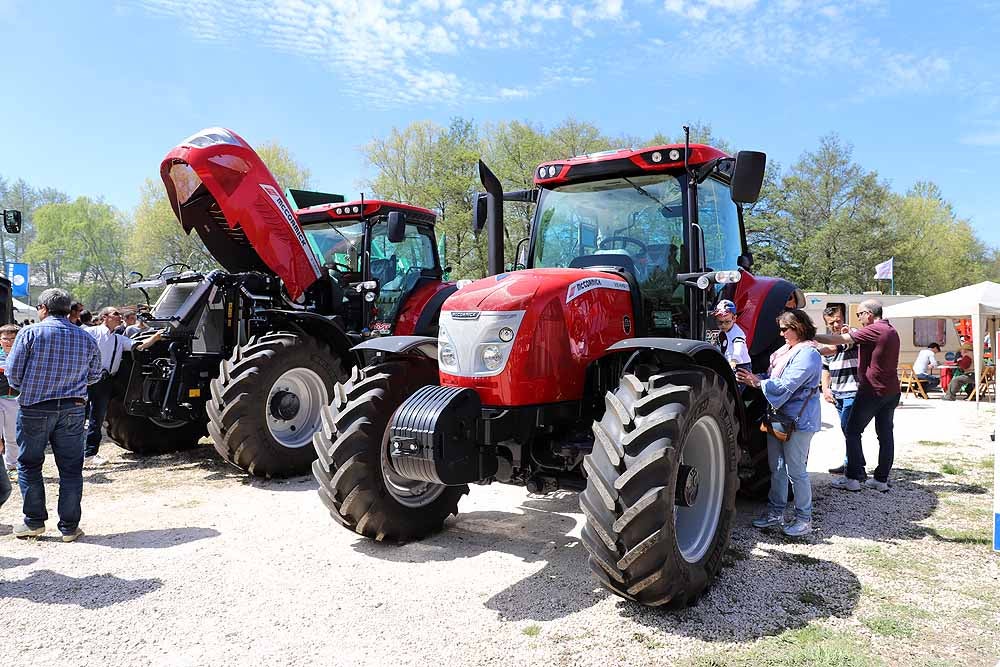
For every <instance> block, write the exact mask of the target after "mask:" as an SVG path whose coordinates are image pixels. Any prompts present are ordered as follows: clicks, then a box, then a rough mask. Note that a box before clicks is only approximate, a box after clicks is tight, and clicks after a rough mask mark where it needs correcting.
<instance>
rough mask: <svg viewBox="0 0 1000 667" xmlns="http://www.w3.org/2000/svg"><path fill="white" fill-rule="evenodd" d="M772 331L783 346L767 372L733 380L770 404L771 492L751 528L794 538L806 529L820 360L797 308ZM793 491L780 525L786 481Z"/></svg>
mask: <svg viewBox="0 0 1000 667" xmlns="http://www.w3.org/2000/svg"><path fill="white" fill-rule="evenodd" d="M778 330H779V331H780V332H781V337H782V338H784V339H785V344H784V345H783V346H782V347H781V348H779V349H778V351H777V352H775V353H774V354H772V355H771V365H770V366H769V368H768V370H767V373H763V374H761V375H754V374H753V373H750V372H749V371H746V370H744V369H737V371H736V379H737V380H739V381H740V382H741V383H743V384H745V385H747V386H749V387H756V388H759V389H760V390H761V391H762V392H763V393H764V398H766V399H767V401H768V403H769V404H770V406H771V410H770V411H769V414H768V418H767V419H768V422H767V423H765V424H764V426H765V428H767V430H768V434H767V460H768V463H769V464H770V467H771V491H770V493H769V494H768V497H767V506H768V508H767V512H765V513H764V515H763V516H761V517H760V518H759V519H755V520H754V522H753V525H754V526H755V527H757V528H770V527H771V526H779V525H780V526H782V528H783V530H784V533H785V535H788V536H790V537H798V536H801V535H806V534H808V533H809V532H811V531H812V486H811V484H810V483H809V473H808V472H806V461H807V460H808V458H809V444H810V442H811V441H812V437H813V434H814V433H816V432H817V431H819V429H820V425H821V423H822V422H821V420H820V400H819V385H820V378H821V376H822V371H823V361H822V359H821V358H820V355H819V352H817V351H816V344H815V342H814V340H813V339H814V337H815V336H816V327H815V326H814V325H813V323H812V320H810V319H809V316H808V315H806V314H805V312H804V311H802V310H799V309H794V310H787V311H785V312H783V313H782V314H781V315H779V316H778ZM789 481H791V483H792V489H793V491H794V492H795V521H793V522H791V523H786V521H785V507H786V505H787V504H788V483H789Z"/></svg>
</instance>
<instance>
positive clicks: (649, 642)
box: [632, 632, 663, 651]
mask: <svg viewBox="0 0 1000 667" xmlns="http://www.w3.org/2000/svg"><path fill="white" fill-rule="evenodd" d="M632 641H634V642H635V643H636V644H639V645H640V646H645V647H646V648H647V649H649V650H650V651H653V650H656V649H658V648H663V642H661V641H659V640H658V639H656V638H655V637H650V636H649V635H647V634H645V633H643V632H633V633H632Z"/></svg>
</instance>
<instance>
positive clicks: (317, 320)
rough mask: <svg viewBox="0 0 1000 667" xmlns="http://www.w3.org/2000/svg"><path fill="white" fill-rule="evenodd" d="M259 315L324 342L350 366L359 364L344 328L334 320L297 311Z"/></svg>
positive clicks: (274, 310) (272, 310)
mask: <svg viewBox="0 0 1000 667" xmlns="http://www.w3.org/2000/svg"><path fill="white" fill-rule="evenodd" d="M261 313H262V314H264V315H266V316H267V317H268V319H269V320H271V321H272V322H274V323H278V324H281V323H284V324H286V325H288V326H289V327H290V328H292V329H297V330H299V331H300V332H302V333H305V334H308V335H310V336H312V337H314V338H317V339H319V340H323V341H326V342H327V343H329V344H330V347H332V348H333V349H334V350H335V351H336V352H337V354H338V355H340V356H341V357H342V358H343V359H344V360H345V361H347V362H349V363H350V364H351V365H358V364H360V363H361V357H360V355H357V354H353V353H352V349H351V348H352V347H353V346H354V341H353V340H351V337H350V336H349V335H348V334H347V332H346V331H344V328H343V327H342V326H341V325H340V324H338V323H337V322H335V321H334V320H331V319H330V318H328V317H323V316H322V315H317V314H316V313H307V312H303V311H299V310H278V309H268V310H263V311H261ZM344 370H350V368H349V367H348V368H345V369H344Z"/></svg>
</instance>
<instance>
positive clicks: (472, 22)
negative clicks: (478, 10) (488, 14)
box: [445, 7, 479, 36]
mask: <svg viewBox="0 0 1000 667" xmlns="http://www.w3.org/2000/svg"><path fill="white" fill-rule="evenodd" d="M445 23H447V24H448V25H450V26H454V27H455V28H458V29H459V30H461V31H462V32H464V33H465V34H467V35H471V36H476V35H478V34H479V19H477V18H476V17H475V16H473V15H472V12H470V11H469V10H468V9H466V8H465V7H461V8H459V9H456V10H455V11H453V12H452V13H451V14H448V16H447V17H446V18H445Z"/></svg>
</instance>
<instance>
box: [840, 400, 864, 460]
mask: <svg viewBox="0 0 1000 667" xmlns="http://www.w3.org/2000/svg"><path fill="white" fill-rule="evenodd" d="M855 393H856V392H853V391H845V392H838V391H835V392H833V405H834V407H836V408H837V414H838V415H840V431H841V432H842V433H843V434H844V438H845V442H846V438H847V422H848V421H849V420H850V418H851V410H852V409H853V408H854V396H855ZM863 459H864V456H863V455H862V461H861V465H864V460H863ZM844 469H845V470H846V469H847V452H846V450H845V452H844Z"/></svg>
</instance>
